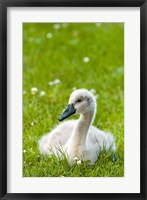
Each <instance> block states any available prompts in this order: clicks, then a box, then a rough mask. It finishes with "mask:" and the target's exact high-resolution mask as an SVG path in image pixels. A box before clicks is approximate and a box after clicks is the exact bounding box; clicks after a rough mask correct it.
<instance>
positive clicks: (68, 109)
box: [58, 103, 76, 121]
mask: <svg viewBox="0 0 147 200" xmlns="http://www.w3.org/2000/svg"><path fill="white" fill-rule="evenodd" d="M75 112H76V109H75V108H74V105H73V103H71V104H68V106H67V107H66V109H65V110H64V111H63V113H62V115H61V116H60V117H59V118H58V120H59V121H63V120H64V119H66V118H67V117H69V116H71V115H73V114H74V113H75Z"/></svg>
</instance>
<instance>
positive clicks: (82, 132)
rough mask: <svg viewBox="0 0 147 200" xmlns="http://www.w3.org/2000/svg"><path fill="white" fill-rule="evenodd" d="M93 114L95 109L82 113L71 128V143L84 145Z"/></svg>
mask: <svg viewBox="0 0 147 200" xmlns="http://www.w3.org/2000/svg"><path fill="white" fill-rule="evenodd" d="M94 115H95V110H91V111H89V112H87V113H82V114H81V115H80V118H79V120H78V122H77V124H76V126H75V128H74V130H73V133H72V136H71V139H72V140H73V144H74V145H76V146H85V145H86V136H87V133H88V130H89V127H90V125H91V124H92V122H93V119H94Z"/></svg>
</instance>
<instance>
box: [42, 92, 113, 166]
mask: <svg viewBox="0 0 147 200" xmlns="http://www.w3.org/2000/svg"><path fill="white" fill-rule="evenodd" d="M95 113H96V99H95V97H94V95H93V94H92V93H91V92H90V91H88V90H86V89H78V90H75V91H74V92H72V93H71V95H70V98H69V102H68V106H67V108H66V109H65V110H64V111H63V113H62V115H61V116H60V117H59V118H58V120H59V121H63V120H64V119H66V118H67V117H69V116H71V115H73V114H80V118H79V119H78V120H67V121H65V122H62V123H61V124H59V125H58V126H57V127H56V128H55V129H53V130H52V131H51V132H50V133H48V134H47V135H45V136H43V137H42V138H41V139H40V140H39V149H40V152H41V153H42V154H45V155H50V154H51V153H54V154H55V155H56V156H60V157H61V156H62V153H61V149H62V150H63V152H64V153H65V155H66V157H67V161H68V163H69V165H70V166H72V165H73V164H74V163H76V162H77V159H79V160H81V161H89V163H90V164H94V163H95V162H96V160H97V159H98V155H99V153H100V151H102V150H103V149H105V150H106V151H111V152H112V153H113V155H115V151H116V144H115V139H114V137H113V135H112V134H111V133H106V132H104V131H101V130H99V129H98V128H96V127H94V126H92V122H93V120H94V117H95Z"/></svg>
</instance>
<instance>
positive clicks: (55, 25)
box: [53, 24, 61, 30]
mask: <svg viewBox="0 0 147 200" xmlns="http://www.w3.org/2000/svg"><path fill="white" fill-rule="evenodd" d="M53 27H54V29H56V30H58V29H59V28H60V27H61V25H60V24H54V26H53Z"/></svg>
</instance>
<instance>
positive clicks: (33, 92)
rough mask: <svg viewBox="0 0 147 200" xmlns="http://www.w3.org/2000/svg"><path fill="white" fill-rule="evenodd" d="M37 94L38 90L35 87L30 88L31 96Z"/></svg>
mask: <svg viewBox="0 0 147 200" xmlns="http://www.w3.org/2000/svg"><path fill="white" fill-rule="evenodd" d="M37 92H38V88H36V87H32V88H31V94H32V95H35V94H36V93H37Z"/></svg>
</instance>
